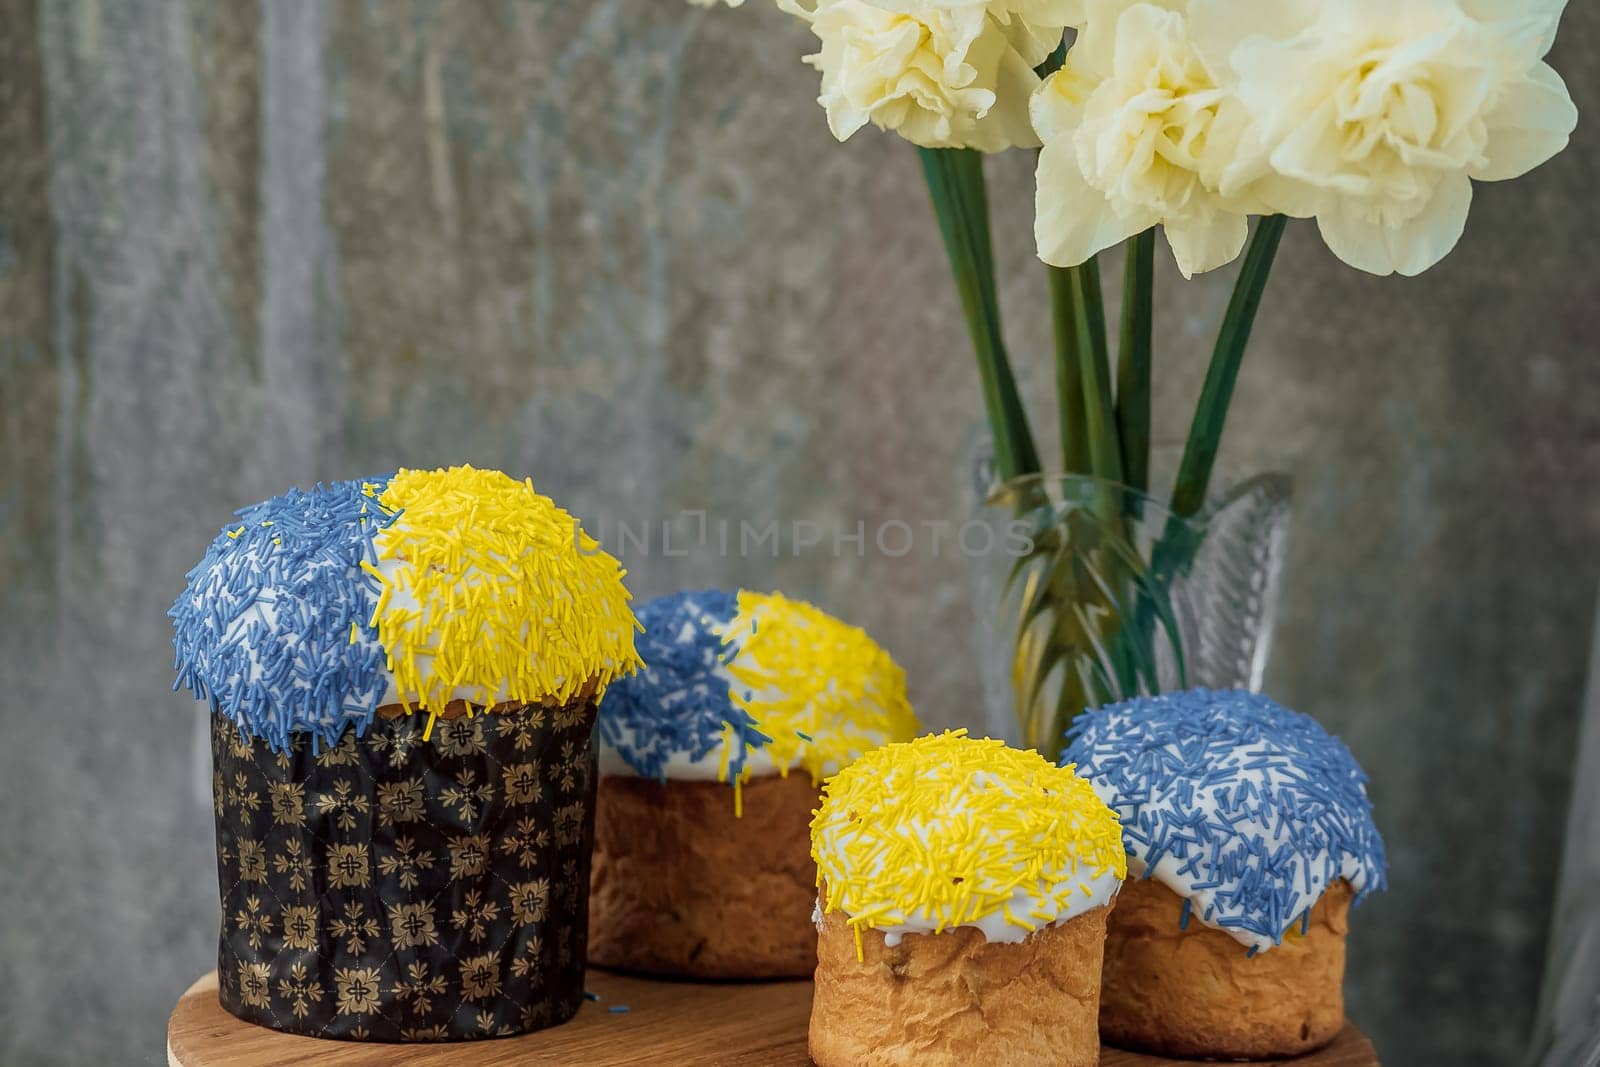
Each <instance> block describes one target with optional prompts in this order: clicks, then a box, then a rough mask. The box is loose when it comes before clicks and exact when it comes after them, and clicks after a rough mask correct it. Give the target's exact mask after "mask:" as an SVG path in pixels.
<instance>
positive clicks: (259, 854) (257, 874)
mask: <svg viewBox="0 0 1600 1067" xmlns="http://www.w3.org/2000/svg"><path fill="white" fill-rule="evenodd" d="M239 878H240V879H241V880H242V881H246V882H265V881H266V880H267V853H266V851H265V850H264V849H263V848H262V847H261V842H259V841H256V840H254V839H252V838H248V837H241V838H240V839H239Z"/></svg>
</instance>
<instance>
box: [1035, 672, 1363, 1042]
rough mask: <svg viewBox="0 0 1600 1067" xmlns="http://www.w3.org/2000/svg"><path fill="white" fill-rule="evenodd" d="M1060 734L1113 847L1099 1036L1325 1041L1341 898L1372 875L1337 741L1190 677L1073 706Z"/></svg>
mask: <svg viewBox="0 0 1600 1067" xmlns="http://www.w3.org/2000/svg"><path fill="white" fill-rule="evenodd" d="M1068 736H1069V737H1070V738H1071V739H1072V743H1071V745H1070V746H1069V747H1068V748H1067V751H1066V753H1065V755H1064V756H1063V757H1062V758H1063V760H1067V761H1072V762H1075V763H1076V764H1077V767H1078V773H1079V774H1082V775H1085V776H1086V777H1088V778H1089V779H1090V780H1091V781H1092V782H1093V783H1094V786H1095V788H1096V790H1098V791H1099V793H1100V795H1101V796H1102V797H1104V798H1105V800H1106V802H1107V803H1108V804H1110V805H1111V806H1112V807H1113V808H1114V809H1116V812H1117V814H1118V815H1119V816H1120V817H1121V819H1122V836H1123V842H1124V843H1125V844H1126V845H1127V849H1128V869H1129V872H1130V881H1129V882H1128V885H1127V886H1126V887H1125V888H1124V889H1123V891H1122V903H1121V904H1120V905H1119V906H1118V907H1117V911H1116V914H1114V915H1113V916H1112V917H1111V924H1110V928H1109V931H1108V933H1107V938H1106V963H1105V979H1104V982H1105V989H1104V991H1103V993H1102V995H1101V999H1100V1029H1101V1032H1102V1033H1103V1034H1104V1035H1105V1038H1106V1040H1107V1041H1108V1042H1109V1043H1111V1044H1114V1045H1121V1046H1124V1047H1127V1048H1134V1049H1142V1050H1147V1051H1152V1052H1159V1053H1163V1054H1166V1055H1171V1056H1195V1057H1208V1058H1224V1059H1262V1058H1275V1057H1279V1056H1290V1055H1295V1054H1298V1053H1302V1052H1307V1051H1310V1050H1312V1049H1315V1048H1319V1047H1321V1046H1322V1045H1325V1044H1327V1043H1328V1042H1329V1041H1331V1040H1332V1039H1333V1038H1334V1037H1335V1036H1336V1035H1337V1034H1338V1033H1339V1030H1340V1028H1341V1027H1342V1026H1343V1025H1344V994H1343V990H1342V984H1343V981H1344V955H1345V932H1346V930H1347V928H1348V927H1347V919H1348V915H1349V911H1350V908H1351V906H1352V905H1353V904H1355V903H1357V902H1359V901H1360V900H1361V899H1362V898H1363V897H1365V896H1366V895H1367V894H1368V893H1371V892H1372V891H1374V890H1378V889H1383V888H1384V886H1385V863H1384V854H1383V841H1382V840H1381V839H1380V838H1379V836H1378V830H1377V827H1375V826H1374V825H1373V821H1372V804H1371V803H1370V802H1369V801H1368V799H1367V791H1366V780H1367V779H1366V775H1365V774H1363V773H1362V770H1361V768H1360V767H1358V766H1357V765H1356V762H1355V760H1354V758H1352V757H1351V755H1350V750H1349V749H1347V748H1345V746H1344V744H1343V743H1342V742H1340V741H1339V740H1338V739H1337V738H1335V737H1332V736H1330V735H1329V734H1328V733H1327V731H1325V730H1323V728H1322V727H1321V726H1319V725H1318V724H1317V722H1316V721H1315V720H1314V719H1312V718H1310V717H1309V716H1306V715H1300V714H1297V713H1295V712H1292V711H1289V710H1288V709H1286V708H1283V707H1280V706H1279V705H1277V704H1275V703H1273V702H1272V701H1271V700H1269V699H1267V698H1266V697H1263V696H1259V695H1257V694H1253V693H1246V692H1242V691H1229V692H1210V691H1207V690H1203V689H1196V690H1193V691H1190V692H1187V693H1173V694H1167V695H1164V696H1158V697H1151V698H1146V699H1139V700H1132V701H1129V702H1127V703H1124V704H1116V705H1112V706H1110V707H1105V708H1100V709H1098V710H1095V711H1089V712H1085V713H1084V714H1083V715H1081V716H1079V717H1078V719H1077V720H1076V721H1075V722H1074V723H1073V726H1072V728H1071V731H1070V732H1069V735H1068Z"/></svg>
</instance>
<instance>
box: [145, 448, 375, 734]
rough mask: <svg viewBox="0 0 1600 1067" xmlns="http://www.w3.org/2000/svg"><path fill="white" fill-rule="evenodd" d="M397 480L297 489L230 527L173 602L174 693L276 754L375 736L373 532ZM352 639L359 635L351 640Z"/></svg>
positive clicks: (260, 506) (240, 514)
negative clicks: (386, 491)
mask: <svg viewBox="0 0 1600 1067" xmlns="http://www.w3.org/2000/svg"><path fill="white" fill-rule="evenodd" d="M388 480H389V476H388V475H385V476H383V477H381V478H372V479H368V480H366V481H350V482H332V483H330V484H328V485H320V484H319V485H318V486H317V487H316V488H314V489H312V490H311V491H310V492H303V491H301V490H299V489H291V490H290V491H289V492H287V493H285V494H283V495H282V496H278V497H274V498H273V499H271V500H268V501H266V502H265V503H262V504H256V505H254V506H252V507H248V508H244V509H242V510H240V511H237V512H235V513H234V514H235V515H237V516H238V521H237V522H233V523H229V524H228V525H227V526H224V527H223V528H222V531H221V532H220V533H219V534H218V535H217V537H216V539H215V540H213V541H212V542H211V547H210V548H208V549H207V550H206V554H205V558H203V559H202V560H201V561H200V562H199V563H198V564H197V565H196V566H195V568H194V569H193V570H191V571H190V572H189V575H188V587H187V588H186V589H185V590H184V591H183V594H182V595H181V596H179V597H178V599H177V601H176V602H175V603H174V604H173V605H172V608H171V610H170V611H168V612H167V614H168V616H169V617H171V619H172V626H173V637H172V644H173V647H174V648H175V649H176V650H177V657H176V661H175V663H174V669H175V670H176V671H177V673H178V678H177V681H176V682H175V683H174V685H173V688H174V689H182V688H185V687H187V688H188V689H189V690H191V691H192V692H193V693H194V695H195V697H196V698H198V699H200V700H209V701H210V703H211V707H212V710H213V711H214V712H215V713H216V714H218V715H221V716H223V717H225V718H227V719H229V720H230V721H232V722H233V724H234V725H235V726H236V727H237V728H238V730H239V732H240V735H241V736H243V737H259V738H265V739H266V741H267V743H268V744H269V745H270V746H271V747H272V748H273V750H274V751H283V750H284V749H287V748H288V747H289V744H290V742H291V738H292V736H293V735H295V734H310V735H311V737H312V744H313V748H314V749H315V748H318V747H319V746H322V745H328V746H331V745H333V744H335V743H336V742H337V741H338V739H339V735H340V734H342V733H343V732H344V731H345V729H346V728H347V727H350V726H354V728H355V730H356V733H357V734H358V735H359V734H362V733H365V732H366V729H367V725H368V724H369V723H370V722H371V721H372V715H373V712H374V711H375V710H376V708H377V703H378V700H379V698H380V697H381V696H382V695H383V691H384V689H385V686H386V673H385V664H386V658H385V655H384V652H383V649H382V647H381V646H379V644H378V635H377V631H376V630H375V629H373V627H372V615H373V609H374V608H375V607H376V606H377V601H378V583H377V581H376V580H375V579H373V578H372V576H370V575H368V574H366V573H365V572H363V571H362V570H361V562H362V561H363V560H366V561H367V562H368V563H376V561H377V550H376V548H375V547H374V546H373V538H374V537H375V536H376V535H377V533H378V531H379V530H381V529H383V528H384V527H385V526H387V525H389V523H391V522H393V521H394V518H395V516H394V515H392V514H388V513H386V512H385V511H384V510H383V508H382V507H380V506H379V504H378V500H377V497H378V494H379V493H381V492H382V491H383V488H384V486H385V485H387V484H388ZM352 638H353V640H352Z"/></svg>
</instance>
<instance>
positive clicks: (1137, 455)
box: [1117, 229, 1156, 493]
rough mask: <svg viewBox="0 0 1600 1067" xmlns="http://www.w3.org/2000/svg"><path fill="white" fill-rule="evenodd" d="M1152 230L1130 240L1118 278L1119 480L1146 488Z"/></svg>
mask: <svg viewBox="0 0 1600 1067" xmlns="http://www.w3.org/2000/svg"><path fill="white" fill-rule="evenodd" d="M1155 254H1156V231H1155V230H1154V229H1149V230H1146V231H1145V232H1144V233H1141V234H1139V235H1138V236H1137V237H1135V238H1133V240H1132V241H1131V242H1130V243H1129V246H1128V262H1127V267H1126V269H1125V270H1124V272H1123V279H1122V336H1121V343H1120V345H1119V346H1118V358H1117V440H1118V441H1120V442H1121V444H1122V474H1123V480H1124V481H1125V482H1126V483H1127V484H1128V485H1129V486H1131V487H1133V488H1134V489H1137V490H1139V491H1140V492H1141V493H1143V492H1147V491H1148V490H1149V488H1150V364H1151V358H1152V356H1151V349H1152V348H1153V342H1152V335H1153V332H1154V319H1155Z"/></svg>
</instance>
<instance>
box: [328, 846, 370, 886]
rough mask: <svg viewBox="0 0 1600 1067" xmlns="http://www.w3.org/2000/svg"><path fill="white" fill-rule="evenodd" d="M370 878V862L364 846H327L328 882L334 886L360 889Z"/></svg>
mask: <svg viewBox="0 0 1600 1067" xmlns="http://www.w3.org/2000/svg"><path fill="white" fill-rule="evenodd" d="M371 877H372V861H371V857H369V856H368V855H367V846H366V845H329V846H328V882H329V884H331V885H336V886H349V887H352V888H360V887H361V886H364V885H366V884H367V882H368V881H369V880H370V879H371Z"/></svg>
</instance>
